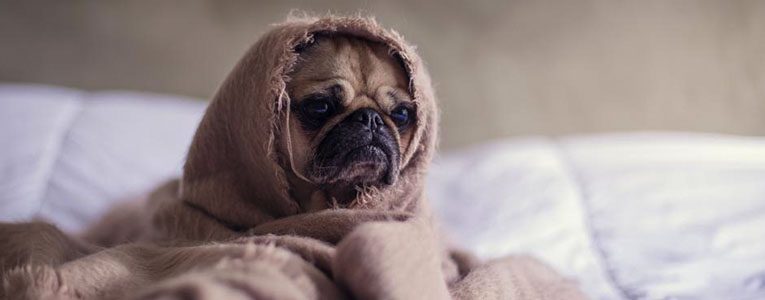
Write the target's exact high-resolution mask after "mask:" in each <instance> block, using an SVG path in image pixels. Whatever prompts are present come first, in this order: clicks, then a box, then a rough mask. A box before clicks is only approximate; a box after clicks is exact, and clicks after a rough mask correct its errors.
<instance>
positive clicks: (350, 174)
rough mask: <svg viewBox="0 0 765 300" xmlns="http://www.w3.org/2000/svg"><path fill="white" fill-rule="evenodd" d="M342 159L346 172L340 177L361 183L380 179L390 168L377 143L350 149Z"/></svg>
mask: <svg viewBox="0 0 765 300" xmlns="http://www.w3.org/2000/svg"><path fill="white" fill-rule="evenodd" d="M343 161H344V162H343V165H344V166H345V167H344V168H343V169H345V172H344V173H346V174H344V176H342V177H346V178H349V179H351V178H352V179H354V180H352V181H355V182H357V183H362V184H363V183H370V182H377V181H380V179H381V178H382V177H383V176H384V175H385V173H386V171H387V169H388V168H390V159H389V158H388V155H387V154H386V153H385V151H383V149H382V148H381V147H380V146H378V145H366V146H361V147H358V148H355V149H351V150H349V151H348V152H347V153H345V155H344V159H343Z"/></svg>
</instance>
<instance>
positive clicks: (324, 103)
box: [303, 99, 333, 119]
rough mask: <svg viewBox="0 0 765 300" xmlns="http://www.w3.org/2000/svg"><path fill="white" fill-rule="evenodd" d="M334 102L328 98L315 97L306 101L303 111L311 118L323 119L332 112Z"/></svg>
mask: <svg viewBox="0 0 765 300" xmlns="http://www.w3.org/2000/svg"><path fill="white" fill-rule="evenodd" d="M332 110H333V107H332V103H331V102H330V101H329V100H328V99H314V100H309V101H305V103H304V104H303V112H305V114H306V115H308V116H309V117H311V118H314V119H321V118H325V117H328V116H329V115H331V114H332Z"/></svg>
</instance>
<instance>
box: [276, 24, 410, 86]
mask: <svg viewBox="0 0 765 300" xmlns="http://www.w3.org/2000/svg"><path fill="white" fill-rule="evenodd" d="M298 53H299V56H298V60H297V63H296V65H295V67H294V69H293V70H292V72H291V73H290V82H289V84H288V92H289V93H290V95H291V96H292V97H293V98H295V99H301V98H303V97H305V96H307V95H310V94H315V93H320V92H322V91H326V90H329V89H330V88H331V87H333V86H338V85H339V86H341V87H342V88H343V89H344V90H348V89H350V90H352V91H353V92H354V93H356V94H359V93H374V92H376V91H374V90H373V89H375V88H378V87H388V88H390V89H391V91H388V92H390V93H395V94H398V95H397V96H399V97H398V98H404V99H405V100H409V99H410V98H411V96H410V95H409V92H408V83H409V79H408V76H407V74H406V71H405V69H404V66H403V63H402V62H401V60H400V58H399V57H398V56H396V55H394V54H393V52H392V51H391V50H390V48H389V47H388V46H387V45H385V44H382V43H378V42H372V41H368V40H365V39H361V38H355V37H351V36H347V35H317V36H316V37H315V39H314V42H313V43H311V44H309V45H304V46H302V47H301V48H300V49H298ZM368 96H370V98H376V97H374V96H375V95H368Z"/></svg>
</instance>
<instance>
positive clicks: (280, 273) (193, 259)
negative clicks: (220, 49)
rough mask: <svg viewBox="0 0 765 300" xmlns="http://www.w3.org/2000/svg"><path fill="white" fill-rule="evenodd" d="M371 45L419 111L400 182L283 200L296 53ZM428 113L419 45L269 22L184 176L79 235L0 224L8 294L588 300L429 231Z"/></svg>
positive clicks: (196, 142) (217, 101) (522, 262)
mask: <svg viewBox="0 0 765 300" xmlns="http://www.w3.org/2000/svg"><path fill="white" fill-rule="evenodd" d="M324 33H339V34H346V35H351V36H354V37H358V38H362V39H366V40H369V41H374V42H379V43H383V44H385V45H387V46H388V47H389V48H390V51H391V54H393V55H396V56H398V57H399V58H400V59H401V60H402V61H403V65H404V68H405V69H406V72H407V74H408V76H409V80H410V82H409V83H410V84H409V92H410V93H411V96H412V98H413V99H414V104H415V105H416V107H417V109H416V111H417V123H416V124H415V126H414V128H413V129H414V134H413V137H412V139H411V140H410V142H409V145H407V146H406V148H405V149H406V150H405V151H404V152H403V153H402V156H401V157H402V159H401V161H400V166H399V169H400V175H399V178H398V180H397V181H396V183H395V184H393V185H391V186H388V187H384V188H378V189H370V190H368V191H365V192H364V193H361V194H360V195H359V197H358V198H357V199H355V200H354V201H353V202H351V204H350V205H348V206H347V207H343V208H331V209H327V210H322V211H318V212H310V213H306V212H305V211H304V210H303V208H301V207H300V205H299V204H298V201H296V200H295V199H293V198H292V196H291V195H290V192H289V190H290V186H289V184H288V181H287V180H286V175H285V174H286V173H287V172H289V171H290V169H289V168H290V167H291V156H292V153H291V151H292V150H291V148H290V147H287V149H286V150H282V149H281V148H279V147H278V145H280V144H282V143H284V142H285V140H282V139H286V144H287V145H289V144H290V143H289V135H288V134H287V133H288V132H289V128H288V127H287V126H289V117H290V110H289V107H290V99H289V96H288V95H287V93H286V92H285V88H286V83H287V82H288V81H289V73H290V71H291V69H292V67H293V66H294V65H295V63H296V61H297V56H298V54H297V53H296V51H295V49H296V48H297V47H300V45H302V44H305V43H308V42H311V40H312V38H313V36H314V35H315V34H324ZM437 123H438V111H437V107H436V102H435V96H434V93H433V90H432V88H431V83H430V78H429V76H428V74H427V72H426V70H425V68H424V66H423V63H422V61H421V59H420V58H419V56H418V55H417V54H416V53H415V51H414V48H413V47H411V46H409V45H408V44H407V43H406V42H405V41H404V40H403V38H402V37H401V36H400V35H398V34H397V33H395V32H393V31H389V30H386V29H384V28H382V27H381V26H379V25H378V24H377V23H376V22H375V21H374V20H373V19H369V18H362V17H325V18H312V17H301V18H295V19H291V20H288V21H287V22H285V23H283V24H279V25H275V26H274V28H273V29H272V30H271V31H270V32H268V33H267V34H266V35H265V36H264V37H262V38H261V39H260V40H259V41H258V42H257V43H256V44H255V45H254V46H253V47H252V48H251V49H250V50H249V51H248V52H247V54H245V56H244V58H243V59H242V60H241V61H240V62H239V64H238V65H237V66H236V67H235V68H234V70H233V71H232V73H231V74H230V75H229V77H228V78H227V79H226V81H225V82H224V83H223V85H222V86H221V88H220V90H219V91H218V93H217V95H216V96H215V98H214V99H213V101H212V102H211V103H210V106H209V107H208V109H207V111H206V113H205V116H204V118H203V120H202V122H201V123H200V125H199V128H198V130H197V133H196V135H195V137H194V139H193V142H192V145H191V148H190V149H189V153H188V158H187V162H186V165H185V167H184V174H183V177H182V178H181V179H179V180H175V181H171V182H168V183H166V184H165V185H163V186H161V187H160V188H158V189H157V190H156V191H154V193H152V195H150V197H149V199H148V200H147V201H146V202H145V204H144V203H141V204H135V203H132V204H126V205H125V206H122V207H118V208H116V209H115V210H114V211H113V212H111V213H110V214H108V215H107V216H106V217H105V218H104V219H103V220H102V221H101V222H100V223H98V224H95V225H94V226H93V227H92V229H91V230H89V231H88V232H87V233H86V234H85V235H84V237H83V238H82V240H84V241H81V240H80V239H79V238H73V237H68V236H66V235H65V234H63V233H62V232H61V231H59V230H58V229H56V228H55V227H52V226H49V225H46V224H41V223H27V224H2V225H0V242H1V243H0V244H2V245H3V248H2V249H0V271H1V272H2V273H0V274H2V282H3V288H2V290H0V296H2V297H1V298H7V299H123V298H128V299H165V298H168V299H176V298H177V299H219V298H220V299H343V298H351V299H449V298H456V299H583V298H585V297H584V295H583V294H582V293H581V292H579V291H578V289H577V287H576V285H575V284H574V283H573V282H570V281H568V280H566V279H564V278H562V277H560V276H559V275H557V274H556V273H555V272H554V271H553V270H551V269H549V268H547V267H546V266H544V265H543V264H541V263H540V262H538V261H536V260H534V259H532V258H527V257H511V258H505V259H500V260H496V261H490V262H486V263H481V262H478V261H477V260H476V259H475V258H473V257H472V256H470V255H469V254H466V253H462V252H459V251H452V250H448V249H447V247H446V246H444V243H443V242H442V241H441V239H440V235H439V234H437V232H436V230H435V229H434V228H435V226H434V225H433V221H432V218H431V216H430V214H429V211H428V208H427V202H426V200H425V196H424V188H423V187H424V176H425V172H426V171H427V167H428V164H429V163H430V160H431V158H432V156H433V153H434V152H435V148H436V137H437V135H438V133H437Z"/></svg>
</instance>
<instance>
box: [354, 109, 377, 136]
mask: <svg viewBox="0 0 765 300" xmlns="http://www.w3.org/2000/svg"><path fill="white" fill-rule="evenodd" d="M351 120H352V121H354V122H359V123H361V124H364V125H366V126H367V127H369V129H370V130H372V131H375V130H377V128H380V127H382V126H384V125H385V123H383V119H382V117H381V116H380V114H379V113H377V111H376V110H374V109H371V108H362V109H359V110H357V111H354V112H353V114H352V115H351Z"/></svg>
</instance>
